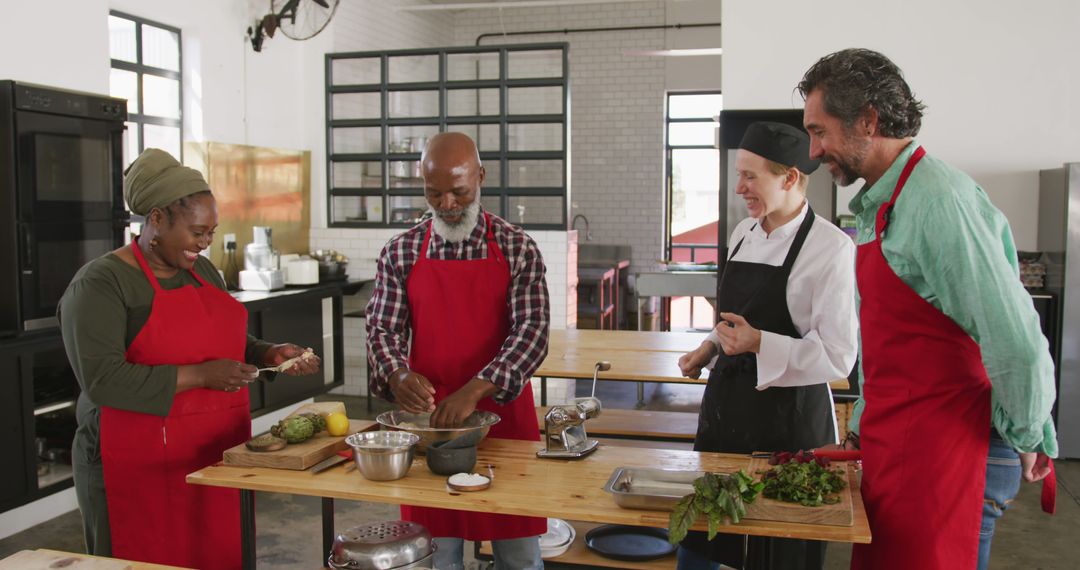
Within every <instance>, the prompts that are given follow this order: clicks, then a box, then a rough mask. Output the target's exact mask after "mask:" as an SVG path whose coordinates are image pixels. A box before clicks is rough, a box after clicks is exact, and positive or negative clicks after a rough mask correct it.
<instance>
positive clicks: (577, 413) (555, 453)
mask: <svg viewBox="0 0 1080 570" xmlns="http://www.w3.org/2000/svg"><path fill="white" fill-rule="evenodd" d="M606 370H611V363H610V362H608V361H606V360H602V361H600V362H597V363H596V366H595V367H594V368H593V383H592V394H591V395H590V396H589V397H588V398H575V399H574V403H573V404H568V405H561V406H551V409H549V410H548V411H547V413H546V414H544V441H545V442H546V445H545V446H544V449H541V450H540V451H537V452H536V456H537V457H540V458H554V459H576V458H579V457H585V456H586V455H588V454H590V453H592V452H594V451H596V449H597V448H598V447H599V446H600V442H599V441H597V440H595V439H589V435H588V434H587V433H586V432H585V421H586V420H591V419H593V418H596V417H599V416H600V411H601V405H600V400H599V399H597V398H596V379H597V376H599V374H600V372H601V371H606Z"/></svg>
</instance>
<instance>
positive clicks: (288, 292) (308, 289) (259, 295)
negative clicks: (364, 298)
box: [229, 275, 375, 310]
mask: <svg viewBox="0 0 1080 570" xmlns="http://www.w3.org/2000/svg"><path fill="white" fill-rule="evenodd" d="M374 280H375V276H374V275H370V276H367V275H362V276H359V277H349V278H348V279H346V280H344V281H330V282H326V283H316V284H315V285H307V286H289V287H286V288H284V289H278V290H276V291H230V292H229V294H230V295H232V297H233V299H236V300H237V301H240V302H241V303H243V304H244V305H245V306H247V307H248V309H249V310H250V309H251V308H252V307H256V308H258V307H261V306H263V305H265V304H267V303H269V302H271V301H273V300H275V299H282V298H287V297H303V296H311V295H315V296H320V297H322V296H325V293H326V292H327V291H336V290H341V292H342V293H343V294H345V295H354V294H356V293H357V292H358V291H359V290H360V288H361V287H363V286H364V285H366V284H367V283H370V282H372V281H374Z"/></svg>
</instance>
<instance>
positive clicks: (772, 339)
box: [679, 122, 857, 570]
mask: <svg viewBox="0 0 1080 570" xmlns="http://www.w3.org/2000/svg"><path fill="white" fill-rule="evenodd" d="M809 149H810V139H809V138H808V137H807V135H806V133H805V132H803V131H802V130H800V129H797V128H795V127H792V126H790V125H785V124H781V123H769V122H758V123H754V124H752V125H750V127H749V128H747V130H746V134H745V135H744V136H743V139H742V142H741V143H740V144H739V150H738V152H737V153H736V155H735V170H736V172H737V174H738V177H739V181H738V186H737V187H736V189H735V192H736V193H737V194H739V195H740V196H742V198H743V200H745V201H746V208H747V210H749V213H750V217H748V218H747V219H745V220H743V221H742V222H740V223H739V225H737V226H736V227H735V231H733V232H732V234H731V241H730V242H729V243H732V244H735V245H734V247H733V248H732V249H731V254H730V255H729V257H728V259H727V263H725V265H724V270H723V275H722V277H721V279H720V291H719V294H718V296H717V300H716V301H717V303H716V306H717V309H718V310H719V311H720V319H721V321H720V324H719V325H717V327H716V329H715V330H714V331H713V332H712V333H710V334H709V337H708V338H707V339H706V340H705V341H704V342H702V343H701V346H700V347H698V348H697V349H696V350H694V351H693V352H690V353H687V354H685V355H683V357H682V358H681V359H680V360H679V366H680V367H681V368H682V372H683V374H684V375H686V376H689V377H693V378H697V377H698V375H699V374H700V373H701V369H702V368H703V367H707V368H711V371H712V372H711V374H710V375H709V382H708V385H707V386H706V387H705V395H704V397H703V398H702V402H701V413H700V416H699V419H698V431H697V437H696V438H695V440H694V450H695V451H713V452H726V453H753V452H755V451H795V450H799V449H813V448H816V447H820V446H822V445H826V444H829V443H835V442H836V441H837V435H836V434H837V431H836V416H835V412H834V411H833V404H832V393H831V392H830V390H829V385H828V382H829V381H830V380H834V379H836V378H844V377H846V376H847V375H848V373H849V372H850V371H851V368H852V366H853V365H854V363H855V357H856V351H857V346H856V333H857V321H856V312H855V296H854V288H855V244H854V243H853V242H852V240H851V238H850V237H848V236H847V234H845V233H843V232H841V231H840V229H839V228H837V227H836V226H834V225H832V224H831V223H829V221H828V220H826V219H824V218H820V217H818V216H816V215H815V214H814V210H813V209H811V208H810V204H809V203H808V202H807V200H806V186H807V175H808V174H810V173H811V172H813V171H814V170H815V169H816V168H817V166H818V162H817V161H813V160H810V158H809V156H810V150H809ZM714 359H715V360H714ZM824 558H825V545H824V543H820V542H814V541H804V540H792V539H773V538H756V537H755V538H749V539H747V538H746V537H743V536H739V535H733V534H721V535H718V536H717V537H716V539H715V540H713V541H712V542H707V541H706V540H705V536H704V533H691V535H690V536H688V537H687V538H686V540H685V541H684V542H683V548H681V549H680V552H679V568H680V569H690V568H717V567H719V564H720V563H722V564H725V565H728V566H733V567H735V568H743V569H744V570H745V569H751V568H752V569H759V568H783V569H785V570H791V569H796V570H797V569H820V568H821V567H822V564H823V563H824Z"/></svg>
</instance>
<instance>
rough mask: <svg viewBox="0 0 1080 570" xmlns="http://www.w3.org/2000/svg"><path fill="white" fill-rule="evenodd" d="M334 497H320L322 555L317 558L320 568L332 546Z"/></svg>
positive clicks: (324, 563) (333, 536)
mask: <svg viewBox="0 0 1080 570" xmlns="http://www.w3.org/2000/svg"><path fill="white" fill-rule="evenodd" d="M334 538H335V533H334V499H333V497H323V499H322V557H321V558H319V564H320V566H319V567H320V568H321V567H323V566H325V565H326V559H327V558H328V557H329V556H330V549H331V548H332V547H333V546H334Z"/></svg>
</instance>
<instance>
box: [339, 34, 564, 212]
mask: <svg viewBox="0 0 1080 570" xmlns="http://www.w3.org/2000/svg"><path fill="white" fill-rule="evenodd" d="M567 49H568V44H566V43H551V44H528V45H508V46H486V47H451V48H437V49H417V50H395V51H379V52H352V53H333V54H327V56H326V148H327V153H326V154H327V164H326V166H327V176H326V179H327V202H328V204H327V212H328V216H329V220H328V222H329V225H330V226H331V227H409V226H411V225H413V224H415V223H416V222H417V221H419V219H420V218H421V216H422V215H423V214H424V212H425V211H426V210H427V202H426V201H425V199H424V190H423V179H422V178H421V173H420V153H421V151H422V150H423V148H424V145H425V144H426V143H427V140H428V139H429V138H430V137H432V136H434V135H435V134H437V133H439V132H445V131H461V132H464V133H466V134H468V135H469V136H471V137H472V138H473V139H474V140H475V141H476V143H477V146H478V147H479V149H480V159H481V160H482V161H483V163H484V167H485V169H486V171H487V179H486V181H485V182H484V187H483V190H482V192H481V202H482V204H483V205H484V208H485V209H487V210H488V211H490V212H492V213H494V214H497V215H499V216H501V217H503V218H505V219H507V220H509V221H510V222H512V223H514V224H517V225H520V226H523V227H526V228H531V229H565V228H566V224H567V214H568V212H567V206H568V204H569V200H568V196H569V193H570V182H569V180H570V178H569V172H570V170H569V169H570V152H569V146H570V124H569V105H570V85H569V79H568V77H569V69H568V61H569V60H568V52H567Z"/></svg>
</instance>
